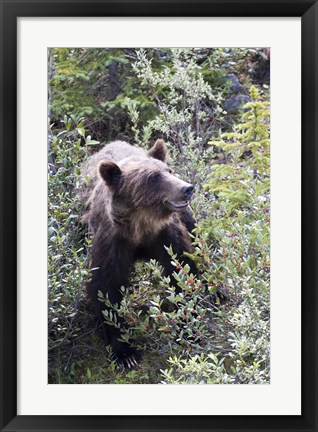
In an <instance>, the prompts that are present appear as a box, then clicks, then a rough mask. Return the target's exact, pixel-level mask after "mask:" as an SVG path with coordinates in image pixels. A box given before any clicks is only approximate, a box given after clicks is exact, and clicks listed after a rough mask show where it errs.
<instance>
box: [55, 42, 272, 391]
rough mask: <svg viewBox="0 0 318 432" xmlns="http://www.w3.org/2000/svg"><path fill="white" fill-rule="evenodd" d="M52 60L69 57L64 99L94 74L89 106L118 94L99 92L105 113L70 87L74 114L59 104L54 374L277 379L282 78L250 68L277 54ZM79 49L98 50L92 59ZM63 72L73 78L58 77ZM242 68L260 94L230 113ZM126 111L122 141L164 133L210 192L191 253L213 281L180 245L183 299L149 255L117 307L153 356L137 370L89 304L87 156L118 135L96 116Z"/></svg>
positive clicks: (157, 379)
mask: <svg viewBox="0 0 318 432" xmlns="http://www.w3.org/2000/svg"><path fill="white" fill-rule="evenodd" d="M52 54H53V55H55V56H57V57H56V62H55V71H54V73H53V72H52V77H51V81H50V85H51V87H52V88H51V94H52V95H57V94H60V93H59V91H60V90H61V86H63V82H66V83H68V84H69V80H70V78H71V77H72V78H73V82H74V83H75V84H74V85H75V87H76V88H77V86H78V87H80V81H79V80H83V81H84V83H85V85H88V84H89V86H88V87H89V89H90V91H89V93H87V94H86V99H85V104H86V105H87V104H88V102H89V103H91V104H92V105H93V107H94V106H95V105H94V103H95V104H96V100H95V99H94V98H96V97H97V96H96V91H95V93H94V91H93V89H94V88H98V89H100V88H103V89H104V87H103V86H102V83H104V84H105V82H106V87H107V85H108V86H109V88H107V91H106V90H105V89H104V90H103V92H104V93H103V92H102V91H100V92H99V93H98V94H99V98H100V99H101V97H102V96H103V98H105V100H100V101H99V102H100V103H99V105H98V108H96V110H94V109H93V108H92V109H93V111H91V112H89V110H86V112H80V101H78V100H77V99H74V98H75V96H74V94H73V93H70V96H68V92H66V93H65V94H64V95H63V97H64V99H65V100H66V102H67V101H68V103H69V105H72V106H73V108H72V109H71V108H70V106H67V105H65V104H64V105H63V104H62V102H61V101H60V100H59V97H61V96H55V99H54V103H53V102H52V111H53V113H55V114H54V115H52V118H51V126H50V134H49V136H50V144H51V146H50V147H51V150H50V163H51V164H50V165H49V199H48V202H49V220H48V224H49V229H48V235H49V310H48V322H49V324H48V325H49V382H51V383H140V384H141V383H165V384H171V383H191V384H193V383H214V384H222V383H226V384H232V383H235V384H252V383H257V384H262V383H269V374H270V303H269V301H270V292H269V282H270V273H269V269H270V267H269V266H270V261H269V259H270V258H269V255H270V251H269V246H270V241H269V240H270V239H269V222H270V211H269V210H270V178H269V170H270V167H269V163H270V154H269V150H270V149H269V106H268V102H267V100H268V83H267V81H266V82H265V81H264V82H265V84H264V85H265V87H264V86H262V79H261V78H260V77H259V76H258V77H257V80H256V79H255V76H253V74H252V73H251V74H249V73H248V70H249V69H248V66H247V65H249V66H250V65H251V63H252V60H253V61H254V63H253V65H254V69H253V70H254V71H255V70H257V67H261V66H264V65H263V64H262V63H261V62H262V58H263V57H262V56H261V54H263V55H264V56H266V55H268V52H267V51H266V52H265V54H264V51H262V50H254V51H253V50H250V51H249V50H239V49H236V50H225V49H220V50H210V51H209V50H203V49H201V50H159V52H156V51H155V50H136V51H132V50H129V51H125V50H122V51H120V52H118V51H114V52H107V51H105V50H95V51H90V50H86V51H85V50H84V51H83V52H82V53H76V52H75V53H74V52H72V51H71V50H69V52H68V53H66V52H65V51H63V53H62V54H63V56H64V57H63V58H62V60H61V59H60V57H59V56H61V55H62V54H61V53H60V52H59V51H58V50H55V51H53V53H51V55H52ZM77 54H78V55H79V54H81V55H84V54H86V57H84V60H82V61H81V62H79V61H78V58H77V57H76V55H77ZM90 54H91V55H95V58H94V61H95V62H96V64H97V65H96V68H95V69H92V70H91V74H89V73H88V72H87V71H86V70H84V72H83V70H82V69H83V68H84V69H85V68H86V67H87V69H89V68H88V65H87V63H86V62H87V61H88V60H87V59H88V58H89V55H90ZM255 56H256V57H255ZM101 59H103V62H104V63H102V62H101ZM255 59H256V60H255ZM257 59H258V60H257ZM106 60H107V62H108V63H107V62H106ZM263 60H264V58H263ZM267 60H268V58H267ZM113 62H115V63H117V66H116V68H115V69H116V70H117V71H119V72H118V73H117V75H118V78H117V81H118V83H117V84H118V85H119V89H117V90H118V93H117V95H116V97H115V98H113V99H112V98H111V94H110V93H111V91H112V89H111V86H112V85H114V83H113V82H112V81H110V82H108V81H107V79H109V75H107V74H106V75H105V70H106V71H107V70H108V69H109V68H110V66H111V65H112V63H113ZM101 64H102V65H104V68H103V67H102V66H101ZM68 68H69V69H68ZM81 68H82V69H81ZM80 69H81V70H82V72H83V75H79V76H78V77H77V78H76V77H75V78H74V74H73V75H72V73H73V72H74V70H76V71H77V73H78V74H79V73H80V72H79V71H80ZM61 71H63V73H64V78H63V79H64V81H63V79H62V78H61V76H60V78H58V76H59V75H61ZM233 73H235V74H236V75H237V76H239V77H240V80H241V82H242V83H243V84H242V88H241V89H240V91H241V92H242V91H245V93H246V96H249V98H248V100H249V102H248V103H246V104H245V105H244V106H242V107H241V108H240V109H239V110H237V111H236V112H232V113H228V112H227V111H225V109H224V104H223V102H224V100H225V99H228V98H230V97H231V94H232V93H231V92H232V91H233V90H231V86H232V87H233V79H232V81H231V80H229V79H228V78H227V76H228V75H229V74H233ZM127 77H129V79H128V80H126V81H125V80H124V78H127ZM86 78H88V79H86ZM130 79H131V81H130ZM121 80H123V81H121ZM264 80H265V78H264ZM87 83H88V84H87ZM123 83H125V84H123ZM136 83H138V87H136ZM94 86H95V87H94ZM137 88H138V91H137V90H136V89H137ZM82 89H83V88H82ZM69 90H70V89H69ZM107 92H108V93H107ZM72 98H73V99H74V100H73V99H72ZM66 102H65V103H66ZM63 103H64V102H63ZM148 108H149V109H148ZM72 110H73V111H72ZM114 110H115V111H114ZM114 112H117V113H119V114H118V116H119V117H121V118H127V119H129V124H130V128H129V130H128V129H127V126H126V125H125V128H121V129H120V125H119V122H118V121H117V120H118V119H117V120H116V121H115V120H113V121H115V123H116V127H114V130H115V131H116V130H117V129H120V130H121V133H122V136H120V137H121V138H125V137H126V139H127V140H129V141H130V142H135V143H137V144H138V145H140V146H143V147H149V146H150V145H151V144H152V141H153V139H154V138H155V137H158V136H162V137H164V138H165V140H166V141H167V143H168V146H169V153H170V160H169V163H170V165H172V166H173V168H174V169H175V171H176V172H177V173H178V174H179V175H180V177H181V178H183V179H187V180H189V181H191V182H192V183H193V184H194V185H195V190H196V192H195V197H194V199H193V201H192V203H191V208H192V210H193V213H194V216H195V218H196V220H197V228H196V230H195V232H194V233H193V243H194V246H195V251H194V254H193V255H192V256H191V258H192V259H193V260H194V261H195V262H196V265H197V266H198V267H199V268H200V270H201V275H200V279H198V278H195V277H194V276H193V275H191V274H190V273H189V268H188V267H187V266H186V265H183V263H182V262H179V261H177V260H176V257H175V256H174V252H173V250H171V249H169V253H170V255H171V260H172V261H173V262H174V265H175V274H174V276H173V277H174V278H175V279H176V280H177V282H178V285H179V287H180V288H181V292H180V293H176V291H175V289H174V288H173V287H172V286H171V285H170V283H169V282H170V281H169V279H168V278H164V277H163V276H162V274H161V270H162V269H161V268H160V266H159V265H158V263H156V262H155V261H150V262H148V263H138V264H137V265H136V268H135V272H134V274H133V277H132V283H131V286H130V287H125V289H124V293H125V296H124V300H123V302H122V303H121V305H120V306H119V307H118V308H117V310H116V313H117V314H118V315H121V316H123V317H125V320H126V321H127V322H128V323H129V325H128V328H126V329H123V331H122V338H123V339H124V340H127V341H129V342H130V343H131V344H133V345H135V346H136V347H137V348H139V349H141V350H142V351H143V353H144V354H143V359H142V361H141V363H140V365H139V366H138V367H137V368H135V369H133V370H123V369H121V368H118V367H117V365H116V363H115V362H114V360H113V359H112V356H111V351H110V349H109V347H107V346H105V345H104V343H103V342H102V340H101V339H100V338H99V337H98V329H96V324H95V322H94V321H93V320H92V318H91V316H90V313H89V311H88V307H87V300H86V296H85V285H86V284H87V282H88V281H89V278H90V273H89V268H90V261H89V255H90V253H89V249H90V244H91V239H90V238H89V236H88V235H87V232H86V229H85V226H83V225H82V224H81V223H80V218H81V214H82V213H81V212H82V209H81V205H80V202H79V199H78V197H77V195H76V185H77V182H78V175H79V167H80V165H81V163H82V162H83V161H84V160H85V159H86V158H87V157H88V156H89V155H90V154H92V153H94V152H95V151H96V150H98V149H99V148H100V147H101V145H103V144H104V143H105V142H103V143H99V141H97V140H96V141H95V139H98V140H101V141H104V139H102V138H101V137H102V136H103V134H102V132H101V129H100V124H99V123H98V127H97V131H96V134H94V127H93V126H91V124H92V122H94V121H95V120H94V116H96V118H98V117H103V115H105V116H106V117H107V119H106V120H105V121H106V123H105V124H107V126H109V123H110V122H111V118H112V116H113V115H114ZM62 113H63V115H62ZM64 113H66V115H65V116H64ZM105 113H106V114H105ZM80 114H85V115H86V118H85V119H84V118H80V117H79V115H80ZM89 115H91V117H89ZM87 116H88V118H87ZM115 117H116V116H115ZM54 119H55V120H54ZM57 119H58V120H57ZM114 130H112V132H110V131H108V132H107V134H105V140H106V137H111V138H115V136H112V134H113V133H114ZM117 133H118V131H117ZM127 134H128V136H127ZM217 293H218V294H217ZM105 301H107V300H106V299H105ZM105 319H106V320H107V321H108V322H109V323H112V324H113V325H117V317H116V314H112V315H109V314H105Z"/></svg>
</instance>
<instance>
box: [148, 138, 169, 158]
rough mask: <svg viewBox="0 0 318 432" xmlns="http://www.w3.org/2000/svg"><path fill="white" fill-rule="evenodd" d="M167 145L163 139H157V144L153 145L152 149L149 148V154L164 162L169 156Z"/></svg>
mask: <svg viewBox="0 0 318 432" xmlns="http://www.w3.org/2000/svg"><path fill="white" fill-rule="evenodd" d="M167 151H168V149H167V145H166V143H165V142H164V140H163V139H157V141H156V142H155V145H154V146H153V147H151V149H150V150H148V155H149V156H150V157H153V158H155V159H159V160H161V161H162V162H165V161H166V157H167Z"/></svg>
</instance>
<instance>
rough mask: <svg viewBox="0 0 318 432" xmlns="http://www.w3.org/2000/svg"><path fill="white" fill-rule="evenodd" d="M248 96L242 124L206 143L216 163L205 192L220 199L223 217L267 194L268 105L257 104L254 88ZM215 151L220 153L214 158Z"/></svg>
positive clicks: (263, 103) (257, 98)
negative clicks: (209, 145) (212, 147)
mask: <svg viewBox="0 0 318 432" xmlns="http://www.w3.org/2000/svg"><path fill="white" fill-rule="evenodd" d="M250 96H251V98H252V99H253V101H252V102H249V103H247V104H246V105H245V110H246V112H245V113H244V114H243V115H242V120H243V122H242V123H240V124H238V125H236V126H235V130H234V131H233V132H227V133H223V134H222V135H221V140H217V141H216V140H215V141H210V144H211V145H213V146H214V149H213V152H212V153H213V155H214V157H215V159H216V158H218V160H216V162H217V163H215V164H214V165H213V166H212V169H211V173H210V174H209V175H208V180H209V182H208V184H207V186H206V188H207V189H209V190H210V191H211V192H213V193H214V194H215V195H217V196H218V197H220V198H222V205H223V209H222V210H223V211H224V212H225V213H226V215H230V214H231V212H232V211H233V210H234V209H236V208H238V207H240V206H242V205H243V204H245V205H246V204H247V203H251V202H252V201H253V199H255V197H258V199H259V200H262V199H266V198H265V195H266V193H267V192H268V190H269V163H270V160H269V146H270V139H269V123H268V120H269V116H270V112H269V109H268V106H269V104H268V102H262V101H260V100H259V94H258V91H257V89H256V88H255V87H252V88H251V91H250ZM216 150H219V151H221V153H219V154H216ZM219 155H221V156H219Z"/></svg>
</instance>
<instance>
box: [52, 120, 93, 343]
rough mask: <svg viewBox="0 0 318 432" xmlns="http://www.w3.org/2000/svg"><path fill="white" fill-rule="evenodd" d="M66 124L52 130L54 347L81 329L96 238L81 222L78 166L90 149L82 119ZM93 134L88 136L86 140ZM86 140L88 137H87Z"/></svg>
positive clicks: (69, 338)
mask: <svg viewBox="0 0 318 432" xmlns="http://www.w3.org/2000/svg"><path fill="white" fill-rule="evenodd" d="M64 123H65V127H66V128H65V129H64V130H63V131H61V132H59V133H56V134H55V133H52V135H51V138H50V141H51V155H50V156H51V157H53V159H54V166H52V165H50V166H49V175H48V281H49V286H48V296H49V311H48V320H49V349H51V350H52V349H55V348H56V347H60V346H62V345H64V344H67V343H69V342H70V341H71V340H72V339H73V338H75V337H76V336H77V335H78V333H79V332H80V331H81V327H80V325H79V323H80V320H79V319H78V315H80V314H83V313H85V311H81V307H80V303H81V302H82V300H83V299H84V293H85V284H86V283H87V281H88V280H89V277H90V275H89V270H88V268H89V267H88V262H87V251H88V247H89V246H90V239H89V238H88V237H87V235H86V234H85V231H83V227H82V226H81V224H80V217H81V206H80V202H79V199H78V197H77V196H76V191H75V186H76V172H75V170H74V168H75V167H78V166H79V164H80V162H81V161H82V160H83V159H84V157H85V156H86V155H87V151H86V146H85V144H84V143H85V139H84V136H85V130H84V128H83V122H82V120H76V119H75V118H67V117H65V118H64ZM89 141H90V137H87V138H86V144H87V143H88V142H89ZM83 142H84V143H83Z"/></svg>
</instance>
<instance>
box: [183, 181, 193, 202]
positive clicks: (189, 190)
mask: <svg viewBox="0 0 318 432" xmlns="http://www.w3.org/2000/svg"><path fill="white" fill-rule="evenodd" d="M193 191H194V187H193V186H192V185H191V184H186V185H185V186H182V188H181V192H182V193H183V195H184V197H185V198H186V199H190V198H191V197H192V195H193Z"/></svg>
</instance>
